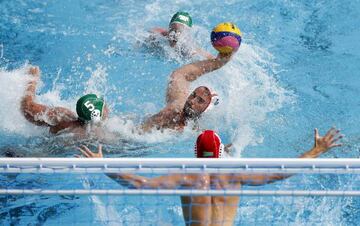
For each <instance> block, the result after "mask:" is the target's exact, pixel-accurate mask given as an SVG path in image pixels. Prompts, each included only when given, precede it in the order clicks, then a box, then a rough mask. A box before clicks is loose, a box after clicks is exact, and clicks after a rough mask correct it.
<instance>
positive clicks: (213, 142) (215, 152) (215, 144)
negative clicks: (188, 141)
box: [194, 130, 224, 158]
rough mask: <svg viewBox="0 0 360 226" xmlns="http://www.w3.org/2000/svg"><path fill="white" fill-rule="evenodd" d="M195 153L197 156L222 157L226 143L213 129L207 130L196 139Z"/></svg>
mask: <svg viewBox="0 0 360 226" xmlns="http://www.w3.org/2000/svg"><path fill="white" fill-rule="evenodd" d="M194 153H195V157H196V158H222V157H223V156H224V144H223V143H222V142H221V139H220V137H219V135H217V134H216V133H215V132H214V131H213V130H205V131H204V132H202V133H201V134H200V135H199V136H198V138H197V140H196V143H195V146H194Z"/></svg>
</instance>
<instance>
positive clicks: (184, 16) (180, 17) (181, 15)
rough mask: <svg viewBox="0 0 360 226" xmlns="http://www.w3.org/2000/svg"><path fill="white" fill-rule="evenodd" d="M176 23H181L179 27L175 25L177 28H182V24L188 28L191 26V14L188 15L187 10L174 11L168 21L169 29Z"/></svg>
mask: <svg viewBox="0 0 360 226" xmlns="http://www.w3.org/2000/svg"><path fill="white" fill-rule="evenodd" d="M176 24H180V25H181V26H180V27H177V29H179V28H183V26H185V27H188V28H190V27H192V19H191V16H190V15H189V13H187V12H177V13H175V14H174V15H173V17H172V18H171V20H170V23H169V28H170V30H171V28H172V26H174V28H175V25H176Z"/></svg>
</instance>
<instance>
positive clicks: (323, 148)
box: [233, 128, 343, 186]
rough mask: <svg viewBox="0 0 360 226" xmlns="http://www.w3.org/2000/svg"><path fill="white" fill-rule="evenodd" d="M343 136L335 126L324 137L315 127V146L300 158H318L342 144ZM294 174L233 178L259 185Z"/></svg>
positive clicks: (248, 183) (247, 183)
mask: <svg viewBox="0 0 360 226" xmlns="http://www.w3.org/2000/svg"><path fill="white" fill-rule="evenodd" d="M342 137H343V136H342V135H341V134H340V131H339V130H337V129H335V128H331V129H330V130H329V131H328V132H327V133H326V135H325V136H324V137H320V136H319V132H318V130H317V129H315V135H314V147H313V148H312V149H310V150H309V151H307V152H305V153H304V154H302V155H301V156H299V158H317V157H318V156H319V155H321V154H323V153H325V152H327V151H328V150H330V149H331V148H333V147H339V146H341V145H342V144H338V143H337V142H338V141H339V140H340V139H341V138H342ZM292 175H293V174H264V175H234V177H235V178H234V179H233V180H234V181H241V184H244V185H253V186H257V185H263V184H270V183H273V182H275V181H278V180H284V179H286V178H288V177H291V176H292Z"/></svg>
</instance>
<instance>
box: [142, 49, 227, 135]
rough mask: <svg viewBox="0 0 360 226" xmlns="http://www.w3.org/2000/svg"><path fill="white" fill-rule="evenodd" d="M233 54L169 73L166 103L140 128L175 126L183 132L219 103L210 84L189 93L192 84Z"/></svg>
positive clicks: (192, 64) (199, 62)
mask: <svg viewBox="0 0 360 226" xmlns="http://www.w3.org/2000/svg"><path fill="white" fill-rule="evenodd" d="M233 54H234V52H233V53H230V54H222V53H219V55H218V56H217V57H216V58H215V59H210V60H203V61H197V62H194V63H190V64H187V65H184V66H182V67H180V68H178V69H176V70H175V71H173V72H172V74H171V75H170V80H169V83H168V87H167V92H166V106H165V107H164V108H163V109H162V110H161V111H160V112H158V113H157V114H155V115H153V116H151V117H149V118H148V119H147V120H146V121H145V122H144V123H143V124H142V125H141V129H142V130H143V131H145V132H148V131H150V130H152V129H174V130H177V131H182V130H183V129H184V127H185V126H186V125H187V124H188V122H190V121H196V120H197V119H198V118H199V117H200V116H201V115H202V113H204V112H205V111H206V110H209V109H210V108H212V107H213V106H215V105H217V104H218V100H219V98H218V95H217V94H216V93H214V92H212V91H211V90H210V88H209V87H206V86H199V87H197V88H196V89H195V90H194V91H193V92H192V93H190V84H191V82H193V81H195V80H196V79H198V78H199V77H201V76H203V75H205V74H207V73H210V72H212V71H215V70H217V69H219V68H221V67H222V66H224V65H225V64H226V63H227V62H228V61H229V60H230V59H231V56H232V55H233Z"/></svg>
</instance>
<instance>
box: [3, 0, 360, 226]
mask: <svg viewBox="0 0 360 226" xmlns="http://www.w3.org/2000/svg"><path fill="white" fill-rule="evenodd" d="M178 10H185V11H188V12H189V13H190V14H191V15H192V17H193V23H194V27H193V39H194V41H195V42H196V44H197V45H198V46H200V47H202V48H203V49H205V50H207V51H209V52H211V53H212V54H216V51H215V50H214V49H213V48H212V46H211V45H210V42H209V39H210V37H209V36H210V30H211V29H212V28H213V27H214V26H215V25H216V24H217V23H220V22H224V21H232V22H234V23H235V24H237V25H238V26H239V27H240V29H241V30H242V33H243V43H242V45H241V47H240V49H239V51H238V53H236V55H235V56H234V58H233V59H232V60H231V62H229V63H228V64H227V65H226V66H224V67H223V68H221V69H220V70H218V71H216V72H213V73H211V74H209V75H206V76H203V77H202V78H200V79H198V80H197V81H196V82H194V84H193V85H192V88H195V87H196V86H198V85H207V86H209V87H211V88H212V89H214V90H216V92H217V93H218V94H219V95H220V97H221V102H220V104H219V106H218V107H216V109H214V110H213V111H211V112H209V113H207V114H206V115H204V117H203V118H202V119H201V121H200V126H201V128H202V129H205V128H206V129H215V130H217V131H218V132H219V134H220V135H221V137H222V139H223V141H224V142H225V143H229V142H232V143H233V144H234V149H235V151H234V153H233V155H234V156H235V157H240V156H242V157H296V156H298V155H300V154H301V153H302V152H303V151H306V150H308V149H309V148H311V146H312V145H313V143H312V142H313V128H315V127H317V128H319V130H320V133H321V134H324V133H325V132H326V130H327V129H328V128H330V127H331V126H336V127H337V128H340V129H341V130H342V133H344V134H345V135H346V137H345V139H343V144H344V145H343V146H342V147H341V148H337V149H334V150H331V151H329V152H328V153H327V154H325V155H324V156H326V157H336V158H337V157H355V158H357V157H358V156H359V140H360V136H359V129H358V125H359V124H360V117H359V114H360V99H359V98H358V94H359V93H360V80H359V71H360V64H359V63H358V62H359V60H360V43H359V42H358V37H359V35H360V30H359V26H358V21H359V19H360V1H358V0H353V1H349V0H345V1H307V0H301V1H287V0H278V1H264V0H255V1H250V0H245V1H241V2H239V1H235V0H233V1H232V0H225V1H215V0H208V1H196V2H193V1H190V0H182V1H176V2H169V1H165V0H157V1H153V2H151V3H150V2H149V1H140V0H136V1H135V0H134V1H130V0H129V1H118V0H110V1H105V0H93V1H90V2H89V1H84V0H62V1H54V0H49V1H40V0H28V1H26V0H12V1H10V0H3V1H0V14H1V19H0V67H1V69H0V95H1V97H2V102H1V103H2V105H3V107H2V108H1V109H0V118H1V123H0V149H1V153H4V152H6V151H9V150H10V151H16V152H17V153H20V154H21V155H24V156H43V157H54V156H58V157H60V156H62V157H63V156H72V155H73V154H74V153H76V152H75V151H74V148H75V146H76V145H78V144H79V143H85V144H93V145H96V144H97V143H98V142H100V143H104V145H105V152H106V155H107V156H112V157H122V156H128V157H131V156H133V157H139V156H143V157H192V156H193V143H194V140H195V137H196V135H197V132H194V131H192V130H191V129H190V128H188V129H186V130H185V132H184V133H183V134H181V135H180V134H174V133H173V132H171V131H164V132H163V133H161V132H155V133H152V134H147V135H145V136H140V135H138V134H134V133H132V132H131V131H132V129H133V128H134V126H135V125H136V124H138V123H139V122H141V120H143V119H144V118H145V117H146V116H148V115H151V114H154V113H156V112H157V111H159V109H161V108H162V107H163V106H164V102H165V91H166V87H167V82H168V77H169V75H170V73H171V72H172V71H173V70H174V69H176V68H178V67H180V66H181V65H184V64H186V63H189V62H192V61H195V60H199V59H201V58H199V57H193V58H191V59H189V58H187V59H184V58H181V57H179V56H178V55H177V54H176V53H175V52H174V51H173V50H171V49H170V48H167V47H165V48H164V49H160V50H157V51H154V50H151V49H149V48H146V47H145V46H144V40H145V37H146V36H147V35H148V33H147V31H148V30H149V29H151V28H152V27H158V26H161V27H166V26H167V25H168V22H169V20H170V18H171V16H172V15H173V14H174V13H175V12H176V11H178ZM29 63H30V64H33V65H39V66H40V68H41V70H42V75H41V81H42V82H41V86H40V87H39V88H38V91H37V93H38V100H39V101H40V102H42V103H45V104H48V105H53V106H64V107H68V108H70V109H72V110H75V103H76V100H77V98H78V97H79V96H81V95H83V94H84V93H88V92H95V93H98V94H101V95H103V96H105V98H106V101H107V103H108V104H109V106H110V109H111V115H110V119H109V122H108V123H107V124H106V127H107V128H108V129H109V130H110V131H112V132H115V133H116V134H117V135H118V136H117V139H116V140H115V141H112V142H104V141H99V140H93V139H87V140H81V141H69V140H68V139H67V137H55V138H54V137H52V136H51V135H49V134H48V131H47V130H46V129H45V128H39V127H35V126H33V125H32V124H30V123H28V122H27V121H26V120H25V119H24V118H23V116H22V115H21V113H20V111H19V101H20V98H21V96H22V94H23V90H24V85H25V83H26V81H27V77H26V75H25V68H26V64H29ZM25 178H27V179H28V180H30V179H31V178H32V177H31V176H29V175H28V177H25ZM104 178H105V177H103V179H104ZM4 180H5V181H6V179H4ZM298 180H300V179H297V180H296V179H295V181H298ZM16 181H17V180H16ZM300 182H301V181H300ZM347 182H348V180H346V179H341V180H339V182H337V184H336V185H337V186H339V187H340V185H341V184H344V183H347ZM54 183H55V185H59V183H57V182H54ZM284 183H286V182H284ZM284 183H283V182H280V183H279V184H278V186H282V185H283V184H284ZM329 183H330V182H329ZM319 184H325V186H326V185H329V184H327V182H323V181H322V182H321V183H320V182H319ZM15 185H16V183H15ZM313 186H314V188H316V186H317V185H316V183H315V184H314V185H313ZM120 199H121V198H119V200H120ZM25 200H26V199H25ZM55 200H58V202H59V203H63V202H62V201H63V200H62V199H61V198H58V199H55ZM22 201H23V200H21V199H20V200H17V201H14V203H21V202H22ZM89 202H90V203H93V202H95V201H94V200H90V201H89V200H87V199H86V200H83V199H81V200H80V201H71V202H70V204H69V205H70V206H72V207H71V208H70V207H69V208H67V207H66V205H65V207H64V206H61V205H60V206H61V207H59V209H61V208H63V212H65V213H66V211H72V209H73V208H74V209H76V208H77V206H82V205H85V204H86V203H89ZM314 202H315V203H316V201H314ZM3 203H4V202H3ZM6 203H7V204H6V211H3V213H1V214H5V213H6V214H5V215H2V216H4V217H3V218H2V219H5V221H4V222H6V223H4V224H9V222H11V220H10V219H11V218H10V215H9V212H10V211H9V210H11V209H14V206H13V204H10V203H9V202H6ZM53 203H54V201H53V200H52V201H49V200H44V202H43V203H42V205H43V206H42V207H40V205H37V204H34V206H32V207H31V206H30V207H29V206H28V207H26V208H27V209H31V211H32V213H33V217H30V216H28V218H26V217H23V216H21V214H20V213H19V209H17V210H16V211H18V212H16V211H15V210H14V211H13V212H16V213H17V215H16V214H15V215H13V216H12V217H14V218H17V219H20V218H21V219H23V220H24V221H22V220H19V222H17V224H20V225H24V224H26V223H25V222H31V219H32V220H33V219H35V218H36V217H38V216H39V215H38V214H39V213H40V212H41V209H46V208H50V207H52V204H53ZM105 203H106V201H105ZM347 203H350V204H349V205H350V206H354V205H355V206H358V203H357V204H356V202H355V201H352V200H350V201H349V200H348V202H347ZM326 205H328V206H332V207H334V206H333V205H334V204H332V202H331V201H329V202H325V203H324V206H326ZM18 208H20V207H18ZM24 208H25V207H24ZM26 208H25V209H26ZM334 208H335V207H334ZM20 209H21V208H20ZM337 210H340V211H338V212H336V213H338V214H340V215H341V214H342V211H341V210H343V209H342V207H338V209H337ZM20 212H21V211H20ZM58 212H59V213H58V214H59V218H55V219H57V220H59V219H61V214H63V212H62V211H58ZM350 212H351V211H350ZM252 213H253V214H256V211H255V212H252ZM164 215H166V216H168V215H169V213H164ZM170 215H171V214H170ZM249 215H250V216H256V215H251V213H249ZM354 215H356V214H350V215H349V216H348V217H345V218H344V219H346V220H344V221H341V223H343V224H346V222H352V220H354V219H355V216H354ZM5 216H6V217H5ZM34 217H35V218H34ZM52 217H53V216H52ZM133 217H135V218H136V216H133ZM45 218H46V217H45ZM36 219H39V217H38V218H36ZM41 219H43V218H41ZM63 219H65V218H63ZM265 219H266V218H264V220H263V221H261V222H266V220H265ZM299 219H302V218H301V217H300V218H299ZM303 219H305V218H303ZM349 219H350V220H349ZM64 221H65V220H64ZM14 222H15V221H14ZM38 222H40V223H39V224H49V225H51V224H54V223H49V222H50V221H49V220H46V219H45V220H43V221H40V220H39V221H38ZM52 222H56V220H55V221H52ZM90 222H91V221H90ZM245 222H246V220H245ZM304 222H306V221H304ZM307 222H311V221H309V220H307ZM304 224H306V223H304Z"/></svg>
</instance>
